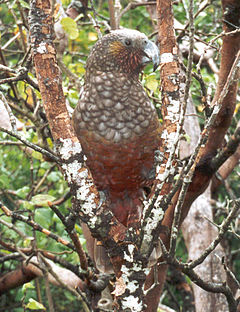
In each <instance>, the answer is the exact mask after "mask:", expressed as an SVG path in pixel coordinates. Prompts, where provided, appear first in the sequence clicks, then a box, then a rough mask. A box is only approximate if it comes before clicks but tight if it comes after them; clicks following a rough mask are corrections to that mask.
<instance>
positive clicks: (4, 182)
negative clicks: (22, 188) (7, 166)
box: [0, 173, 10, 189]
mask: <svg viewBox="0 0 240 312" xmlns="http://www.w3.org/2000/svg"><path fill="white" fill-rule="evenodd" d="M9 186H10V179H9V177H8V176H7V175H6V174H4V173H3V174H1V175H0V188H2V189H7V188H9Z"/></svg>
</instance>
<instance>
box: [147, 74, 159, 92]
mask: <svg viewBox="0 0 240 312" xmlns="http://www.w3.org/2000/svg"><path fill="white" fill-rule="evenodd" d="M145 86H146V88H148V89H149V90H152V91H153V92H156V91H157V89H158V81H157V79H156V78H155V77H153V76H149V77H148V78H147V81H146V83H145Z"/></svg>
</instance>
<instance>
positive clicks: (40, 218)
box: [35, 208, 53, 228]
mask: <svg viewBox="0 0 240 312" xmlns="http://www.w3.org/2000/svg"><path fill="white" fill-rule="evenodd" d="M52 216H53V212H52V210H51V209H49V208H41V209H36V211H35V221H36V222H37V223H39V224H40V225H41V226H42V227H45V228H48V227H49V226H50V225H51V224H52Z"/></svg>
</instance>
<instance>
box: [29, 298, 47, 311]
mask: <svg viewBox="0 0 240 312" xmlns="http://www.w3.org/2000/svg"><path fill="white" fill-rule="evenodd" d="M26 308H27V309H30V310H46V308H45V307H44V305H42V304H41V303H40V302H38V301H36V300H34V299H32V298H30V299H29V302H28V304H27V305H26Z"/></svg>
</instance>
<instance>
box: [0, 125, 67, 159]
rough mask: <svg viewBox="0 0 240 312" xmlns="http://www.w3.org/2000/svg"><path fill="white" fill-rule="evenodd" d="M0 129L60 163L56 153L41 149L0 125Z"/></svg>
mask: <svg viewBox="0 0 240 312" xmlns="http://www.w3.org/2000/svg"><path fill="white" fill-rule="evenodd" d="M0 131H3V132H5V133H7V134H9V135H11V136H13V137H14V138H16V139H18V140H20V141H21V142H22V143H24V144H25V145H27V146H28V147H30V148H32V149H33V150H35V151H37V152H39V153H41V154H43V155H45V156H47V157H48V158H50V159H52V160H53V161H55V162H56V163H58V164H60V163H61V160H60V158H59V157H57V156H56V155H54V154H53V152H49V151H47V150H45V149H43V148H42V147H40V146H38V145H36V144H33V143H31V142H29V141H28V140H25V139H23V138H22V137H21V136H20V135H18V134H16V133H13V132H12V131H9V130H7V129H5V128H2V127H0Z"/></svg>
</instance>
